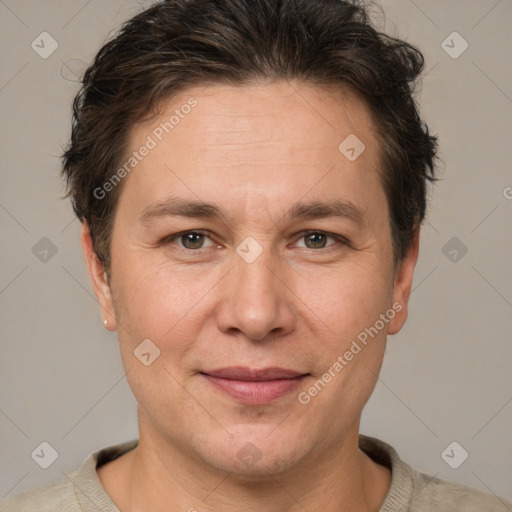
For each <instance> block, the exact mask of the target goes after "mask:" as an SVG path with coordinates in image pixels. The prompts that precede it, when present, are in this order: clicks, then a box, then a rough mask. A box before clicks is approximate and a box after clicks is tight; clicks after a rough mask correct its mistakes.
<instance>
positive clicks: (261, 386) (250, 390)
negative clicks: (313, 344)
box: [204, 374, 306, 405]
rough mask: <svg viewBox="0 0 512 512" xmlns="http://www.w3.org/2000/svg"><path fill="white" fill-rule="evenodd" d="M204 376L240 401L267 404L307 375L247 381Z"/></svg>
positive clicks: (296, 384)
mask: <svg viewBox="0 0 512 512" xmlns="http://www.w3.org/2000/svg"><path fill="white" fill-rule="evenodd" d="M204 376H205V377H206V378H207V379H208V381H209V382H210V383H211V384H213V385H214V386H215V387H216V388H218V389H220V390H222V391H224V392H225V393H227V394H229V395H231V396H232V397H233V398H236V399H237V400H238V401H240V402H243V403H245V404H251V405H263V404H267V403H269V402H272V401H273V400H276V399H277V398H280V397H282V396H284V395H287V394H288V393H290V392H292V391H293V390H295V389H296V388H297V387H298V386H299V384H300V383H301V382H302V380H303V379H304V378H305V377H306V375H301V376H299V377H295V378H293V379H279V380H262V381H245V380H233V379H223V378H221V377H213V376H212V375H206V374H204Z"/></svg>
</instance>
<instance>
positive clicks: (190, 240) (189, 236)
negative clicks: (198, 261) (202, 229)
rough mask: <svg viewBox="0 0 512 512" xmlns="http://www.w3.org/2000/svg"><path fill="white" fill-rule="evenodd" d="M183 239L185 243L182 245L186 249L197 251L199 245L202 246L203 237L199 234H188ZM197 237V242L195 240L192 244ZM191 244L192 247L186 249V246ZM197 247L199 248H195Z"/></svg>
mask: <svg viewBox="0 0 512 512" xmlns="http://www.w3.org/2000/svg"><path fill="white" fill-rule="evenodd" d="M183 236H184V237H185V243H184V244H183V245H184V246H185V247H187V249H198V248H199V247H200V246H201V244H202V241H203V240H202V237H204V235H201V234H200V233H189V234H187V235H183ZM198 237H199V241H198V240H196V241H195V242H194V240H193V239H194V238H198ZM182 241H183V240H182ZM189 243H190V244H191V245H192V246H193V247H188V245H187V244H189ZM197 245H199V247H197Z"/></svg>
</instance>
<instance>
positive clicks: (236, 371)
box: [201, 366, 306, 381]
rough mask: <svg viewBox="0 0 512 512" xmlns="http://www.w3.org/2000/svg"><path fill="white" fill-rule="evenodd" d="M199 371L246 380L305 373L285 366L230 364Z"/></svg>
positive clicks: (287, 376)
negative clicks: (262, 366) (257, 367)
mask: <svg viewBox="0 0 512 512" xmlns="http://www.w3.org/2000/svg"><path fill="white" fill-rule="evenodd" d="M201 373H205V374H206V375H211V376H212V377H221V378H223V379H232V380H246V381H263V380H277V379H293V378H294V377H299V376H301V375H306V374H305V373H304V372H297V371H295V370H288V369H286V368H278V367H271V368H261V369H256V368H248V367H246V366H230V367H228V368H219V369H217V370H209V371H205V372H201Z"/></svg>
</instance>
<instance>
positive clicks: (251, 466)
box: [203, 426, 305, 481]
mask: <svg viewBox="0 0 512 512" xmlns="http://www.w3.org/2000/svg"><path fill="white" fill-rule="evenodd" d="M272 429H275V426H272V428H271V429H264V431H260V432H259V433H256V432H254V431H252V432H247V431H246V432H245V433H244V432H243V431H242V430H241V429H239V432H238V433H237V435H233V437H229V436H226V438H225V439H224V440H223V441H224V443H222V442H214V446H212V447H211V451H210V452H209V454H208V456H207V457H205V456H204V454H203V458H204V459H207V460H206V461H207V463H208V464H209V465H211V466H213V467H215V468H217V469H220V470H221V471H227V472H229V473H233V474H236V475H239V476H240V477H250V480H251V481H253V480H254V478H258V477H262V479H265V480H268V478H269V473H270V474H271V475H277V474H279V473H283V472H286V471H287V470H289V469H290V468H292V467H293V466H294V465H295V464H297V462H298V461H299V460H300V459H301V458H302V457H303V456H304V455H305V444H304V442H303V441H304V440H302V442H301V443H300V444H296V443H295V442H293V443H290V440H292V439H302V438H301V436H297V435H296V434H294V435H291V434H290V435H287V433H286V432H285V431H284V429H283V431H282V432H280V433H279V435H278V434H277V432H276V431H274V432H273V433H272V434H270V435H269V432H272Z"/></svg>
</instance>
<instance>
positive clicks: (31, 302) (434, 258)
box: [0, 0, 512, 499]
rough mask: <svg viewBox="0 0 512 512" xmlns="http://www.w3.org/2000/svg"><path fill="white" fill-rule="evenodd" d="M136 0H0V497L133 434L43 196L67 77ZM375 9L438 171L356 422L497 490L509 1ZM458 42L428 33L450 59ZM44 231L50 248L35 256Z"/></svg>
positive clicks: (55, 204)
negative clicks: (419, 64)
mask: <svg viewBox="0 0 512 512" xmlns="http://www.w3.org/2000/svg"><path fill="white" fill-rule="evenodd" d="M150 3H151V2H135V1H129V0H124V1H120V0H119V1H114V0H110V1H99V0H89V1H84V0H68V1H66V2H64V1H58V0H49V1H46V2H36V1H34V0H0V27H1V33H0V37H1V40H2V44H1V46H0V55H1V59H2V67H1V70H0V73H1V74H0V111H1V125H0V130H1V141H2V142H1V144H2V146H1V150H2V153H1V154H2V160H1V183H2V186H1V188H0V228H1V232H2V251H1V253H0V311H1V332H2V345H1V347H2V348H1V357H0V439H1V440H0V446H1V457H0V461H1V462H0V499H1V498H3V497H5V496H7V495H12V494H17V493H18V492H21V491H23V490H26V489H29V488H32V487H35V486H38V485H43V484H46V483H49V482H51V481H53V480H56V479H60V478H62V477H63V475H64V473H66V472H68V471H70V470H72V469H75V468H76V467H77V466H78V465H79V464H80V463H81V462H82V460H83V459H84V458H85V457H86V456H87V455H88V454H89V453H90V452H92V451H94V450H97V449H100V448H102V447H104V446H107V445H109V444H113V443H118V442H122V441H126V440H128V439H132V438H136V437H137V423H136V410H135V400H134V398H133V397H132V395H131V392H130V390H129V387H128V385H127V382H126V379H125V377H124V372H123V368H122V365H121V361H120V358H119V355H118V346H117V339H116V336H115V333H108V332H106V331H105V330H104V329H103V327H102V325H101V319H100V315H99V310H98V307H97V304H96V301H95V299H94V297H93V295H92V288H91V286H90V284H89V280H88V276H87V274H86V269H85V265H84V263H83V259H82V254H81V249H80V244H79V228H80V226H79V223H78V221H76V220H74V219H73V214H72V211H71V208H70V205H69V204H68V203H67V202H66V201H62V200H61V199H60V197H61V196H62V194H63V191H64V188H63V183H62V182H61V181H60V178H59V159H58V156H59V154H60V152H61V149H62V147H63V145H64V144H65V143H66V141H67V138H68V136H69V130H70V108H71V100H72V98H73V96H74V94H75V93H76V91H77V88H78V85H77V83H76V74H78V73H80V72H82V71H83V70H84V69H85V66H86V63H88V62H89V61H90V60H91V59H92V57H93V56H94V55H95V53H96V52H97V51H98V49H99V48H100V46H101V45H102V44H103V43H104V42H105V41H106V40H107V39H108V38H109V37H110V36H111V35H112V34H113V33H114V31H115V29H116V28H117V27H118V26H119V24H120V23H121V22H122V21H123V20H125V19H127V18H128V17H130V16H131V15H132V14H134V13H135V12H136V11H138V10H140V9H141V7H143V6H144V5H146V6H148V5H149V4H150ZM380 4H381V5H382V7H383V9H384V12H385V15H386V16H385V19H383V18H382V16H379V20H380V21H379V23H380V24H381V26H384V25H385V27H386V29H387V30H388V31H390V32H391V33H392V34H394V35H398V36H400V37H403V38H405V39H407V40H409V41H410V42H412V43H415V44H417V45H418V46H419V47H420V48H421V49H422V50H423V52H424V54H425V55H426V60H427V64H426V74H425V78H424V80H423V86H422V89H421V92H420V95H419V101H420V103H421V106H422V111H423V115H424V117H425V119H426V120H427V121H428V123H429V126H430V128H431V130H432V132H434V133H437V134H438V135H439V137H440V156H441V158H442V160H443V174H442V178H443V180H442V181H441V182H440V183H439V184H438V185H437V186H436V187H435V189H434V191H433V194H432V203H431V206H430V211H429V217H428V223H427V224H425V226H424V229H423V232H422V239H421V253H420V259H419V263H418V266H417V270H416V274H415V282H414V291H413V293H412V296H411V302H410V317H409V320H408V323H407V324H406V326H405V328H404V329H403V331H402V332H401V333H400V334H398V335H396V336H393V337H390V338H389V341H388V348H387V354H386V357H385V361H384V366H383V369H382V373H381V376H380V380H379V382H378V384H377V387H376V389H375V392H374V394H373V395H372V397H371V399H370V401H369V403H368V405H367V407H366V409H365V412H364V413H363V421H362V426H361V431H362V432H363V433H365V434H368V435H374V436H377V437H379V438H381V439H383V440H385V441H387V442H389V443H390V444H392V445H393V446H394V447H395V448H396V449H397V450H398V452H399V454H400V455H401V456H402V458H404V459H405V460H406V461H408V462H409V463H410V464H412V465H413V466H415V467H417V468H418V469H420V470H423V471H425V472H428V473H430V474H432V475H436V476H438V477H440V478H446V479H449V480H453V481H457V482H461V483H464V484H466V485H469V486H471V487H476V488H479V489H482V490H484V491H486V492H490V493H496V494H498V495H501V496H503V497H506V498H512V464H511V460H512V441H511V436H510V433H511V431H512V428H511V427H512V403H511V402H512V385H511V384H512V382H511V371H510V367H511V361H512V357H511V356H512V343H511V342H510V341H511V336H510V333H511V328H512V320H511V319H512V274H511V272H510V262H511V261H512V243H511V233H512V231H511V220H512V200H510V199H507V197H506V196H508V197H509V198H510V197H512V189H510V188H508V187H512V172H511V167H510V161H511V151H510V145H511V143H510V140H509V138H510V135H511V134H512V122H511V119H512V116H511V114H512V98H511V97H512V86H511V78H512V71H511V65H510V62H511V59H510V51H511V49H512V40H511V39H512V38H511V31H510V22H511V20H512V2H511V0H500V1H497V0H464V1H462V0H461V1H453V0H451V1H442V0H429V1H427V0H415V1H414V2H413V1H412V0H410V1H409V0H400V1H399V0H383V1H382V2H380ZM43 31H47V32H49V33H50V34H51V36H52V37H53V38H54V39H55V40H56V41H57V43H58V48H57V50H56V51H55V52H54V53H53V54H52V55H51V56H49V57H48V58H47V59H43V58H41V57H40V56H39V55H38V54H37V53H36V52H35V51H34V50H33V49H32V48H31V43H32V41H34V40H36V42H37V39H36V38H37V37H38V36H39V34H41V32H43ZM454 31H457V32H458V33H459V34H460V35H461V36H462V37H463V38H464V39H465V40H466V41H467V42H468V44H469V47H468V49H467V50H466V51H465V52H464V53H463V54H462V55H460V56H459V57H458V58H456V59H455V58H452V57H451V56H450V55H448V54H447V53H446V51H445V50H444V49H443V47H442V42H443V41H444V40H445V39H446V38H447V36H448V35H449V34H451V33H452V32H454ZM452 40H453V42H452ZM460 43H461V40H460V39H457V38H456V39H453V38H452V39H450V38H449V39H448V40H447V43H445V44H448V45H449V46H452V47H453V48H452V49H451V51H452V53H453V51H456V50H458V49H460V48H461V46H460ZM46 49H48V45H46ZM43 237H46V238H48V239H49V240H50V241H51V244H53V245H54V246H55V249H56V250H57V252H56V253H55V254H54V255H52V252H51V250H50V252H48V253H47V254H46V255H45V254H44V253H42V252H41V251H42V250H43V249H44V248H45V247H46V248H47V249H48V247H47V246H45V245H44V244H47V245H48V242H47V241H43V242H40V240H41V238H43ZM453 237H457V240H455V242H453V241H452V242H451V245H448V246H446V244H447V242H448V241H449V240H451V239H452V238H453ZM38 242H39V245H36V244H38ZM41 244H43V245H41ZM453 244H455V245H453ZM462 244H463V245H464V246H465V247H467V253H466V254H465V255H463V257H462V258H461V255H462V254H463V251H462V249H463V246H462ZM34 246H36V249H34V252H35V253H36V254H34V252H33V247H34ZM443 248H444V249H443ZM55 249H54V250H55ZM454 250H456V251H457V252H456V253H454V252H453V251H454ZM38 251H39V252H38ZM450 253H451V254H450ZM36 256H38V257H36ZM43 256H46V259H47V261H46V262H44V261H40V258H43ZM43 259H44V258H43ZM453 259H458V261H452V260H453ZM42 441H47V442H49V443H50V444H51V445H52V446H53V447H54V448H55V449H56V450H57V452H58V454H59V457H58V459H57V460H56V461H55V462H54V463H53V464H52V465H51V466H50V467H49V468H48V469H46V470H44V469H42V468H40V467H39V466H38V465H37V464H36V463H35V462H34V460H33V459H32V458H31V453H32V452H33V450H34V449H35V448H36V447H37V446H38V445H39V444H40V443H41V442H42ZM452 441H457V442H458V443H459V444H460V445H461V446H462V447H464V449H465V450H467V452H468V453H469V457H468V459H467V460H466V461H465V462H464V463H463V464H462V465H461V466H460V467H459V468H458V469H452V468H451V467H449V466H448V465H447V463H446V462H445V461H444V460H443V459H442V457H441V452H442V451H443V450H444V449H445V448H446V447H447V446H448V445H449V444H450V443H451V442H452ZM454 453H455V456H456V457H459V456H460V453H458V452H457V451H455V452H454Z"/></svg>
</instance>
